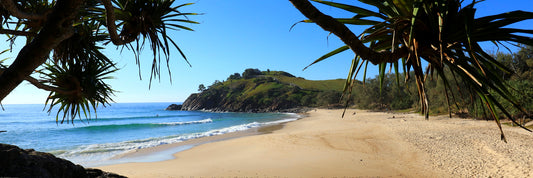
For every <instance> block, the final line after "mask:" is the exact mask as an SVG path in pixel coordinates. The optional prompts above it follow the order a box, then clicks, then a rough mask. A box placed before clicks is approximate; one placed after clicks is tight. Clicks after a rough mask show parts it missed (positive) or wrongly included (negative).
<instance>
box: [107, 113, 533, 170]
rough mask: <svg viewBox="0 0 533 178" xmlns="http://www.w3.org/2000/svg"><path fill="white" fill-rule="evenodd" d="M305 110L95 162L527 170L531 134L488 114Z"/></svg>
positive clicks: (170, 166) (531, 166) (138, 166)
mask: <svg viewBox="0 0 533 178" xmlns="http://www.w3.org/2000/svg"><path fill="white" fill-rule="evenodd" d="M341 113H342V109H340V110H339V109H337V110H327V109H318V110H315V111H309V112H308V114H309V116H308V117H304V118H302V119H299V120H296V121H293V122H289V123H286V124H285V125H284V126H283V127H282V128H281V129H279V130H274V131H272V132H271V133H267V134H260V135H251V136H244V137H239V138H233V139H227V140H223V141H217V142H210V143H205V144H202V145H198V146H196V147H194V148H192V149H187V150H185V151H181V152H178V153H176V154H174V158H173V159H171V160H167V161H159V162H149V163H126V164H116V165H109V166H103V167H98V168H99V169H102V170H105V171H110V172H115V173H119V174H121V175H126V176H128V177H180V176H181V177H189V176H192V177H352V176H362V177H495V176H504V177H529V176H531V175H533V155H532V154H530V152H531V150H533V142H531V141H533V135H531V133H529V132H527V131H524V130H520V129H518V128H512V127H507V126H504V132H505V134H506V136H507V138H508V142H509V143H507V144H506V143H504V142H502V141H500V137H499V131H498V130H497V126H496V125H495V123H494V121H479V120H468V119H458V118H452V119H449V118H444V117H438V116H437V117H430V120H429V121H427V120H425V119H424V118H423V116H419V115H417V114H407V113H382V112H368V111H363V110H354V109H349V110H348V111H347V114H346V115H345V117H344V118H341V117H340V115H341Z"/></svg>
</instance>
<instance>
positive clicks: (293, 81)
mask: <svg viewBox="0 0 533 178" xmlns="http://www.w3.org/2000/svg"><path fill="white" fill-rule="evenodd" d="M331 83H334V84H331ZM342 85H343V80H342V79H341V80H328V81H311V80H305V79H303V78H300V77H295V76H293V75H291V74H289V73H287V72H283V71H260V70H258V69H246V70H245V71H244V72H243V74H242V75H240V74H239V73H235V74H233V75H231V76H230V77H228V79H227V80H226V81H224V82H219V81H215V83H213V85H211V86H209V87H208V88H202V86H203V85H201V87H199V88H200V89H199V90H200V91H201V92H200V93H194V94H191V95H190V96H189V97H188V98H187V99H186V100H185V101H184V102H183V105H181V107H180V106H179V105H171V106H169V107H168V108H167V110H186V111H190V110H208V111H215V112H295V111H296V112H301V111H302V110H305V108H306V107H320V106H332V105H336V104H338V103H339V98H340V95H341V90H342Z"/></svg>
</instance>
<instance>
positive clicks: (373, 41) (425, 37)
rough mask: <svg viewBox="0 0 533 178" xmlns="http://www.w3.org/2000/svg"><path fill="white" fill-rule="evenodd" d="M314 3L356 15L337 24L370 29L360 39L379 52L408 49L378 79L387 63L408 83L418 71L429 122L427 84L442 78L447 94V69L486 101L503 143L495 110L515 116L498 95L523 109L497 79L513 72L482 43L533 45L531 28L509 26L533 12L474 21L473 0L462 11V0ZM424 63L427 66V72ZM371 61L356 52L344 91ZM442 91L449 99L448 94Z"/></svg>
mask: <svg viewBox="0 0 533 178" xmlns="http://www.w3.org/2000/svg"><path fill="white" fill-rule="evenodd" d="M313 1H315V2H318V3H322V4H325V5H328V6H331V7H335V8H339V9H343V10H346V11H349V12H352V13H354V14H355V15H354V16H353V17H352V18H337V19H336V20H337V21H339V22H341V23H344V24H349V25H370V27H369V28H367V29H366V30H364V31H363V32H362V33H361V35H360V36H359V38H360V40H361V41H362V42H363V43H365V44H367V45H368V47H369V48H370V49H372V50H374V51H378V52H379V51H391V52H394V51H395V50H407V53H405V55H403V56H401V60H398V61H393V62H390V61H387V62H382V63H379V64H378V65H379V76H380V78H382V77H383V76H384V74H385V72H386V71H387V70H386V69H387V65H390V67H389V68H394V71H395V72H396V74H397V75H399V72H398V71H399V68H400V67H401V68H403V69H404V74H405V79H406V80H407V79H409V78H410V76H409V73H410V71H414V78H415V80H416V85H417V89H418V96H419V99H420V105H421V109H422V112H423V113H424V114H425V115H426V118H427V117H428V104H429V101H428V100H427V97H426V87H425V81H426V80H427V77H428V76H431V77H432V76H434V75H435V74H436V75H437V76H439V77H441V78H442V79H443V82H444V85H445V86H446V87H445V90H450V89H452V88H451V86H450V85H449V82H448V81H447V76H446V74H445V73H444V69H445V68H449V69H450V70H451V72H452V75H453V76H458V77H460V78H461V79H462V80H463V81H464V82H465V83H467V85H468V86H470V87H471V90H472V91H474V93H475V94H474V95H477V97H479V99H480V100H481V101H483V103H484V105H486V107H487V110H488V111H490V113H491V114H492V116H493V118H494V119H495V121H496V123H497V125H498V127H499V128H500V131H501V133H502V139H504V140H505V137H504V135H503V131H502V130H501V125H500V120H499V117H498V114H497V112H496V109H499V110H501V111H502V112H503V113H504V115H506V116H508V117H509V118H511V119H512V117H511V116H510V114H509V113H508V112H507V110H506V109H505V108H504V107H503V106H502V104H501V103H500V101H497V100H496V99H495V97H494V94H496V95H499V96H501V97H502V98H504V99H505V100H507V101H508V102H510V103H512V104H513V106H514V107H515V108H519V109H521V106H519V105H518V104H517V102H516V98H513V96H512V95H511V94H510V93H509V91H508V89H507V88H508V85H507V84H506V82H505V81H504V80H503V79H502V78H501V77H500V76H498V75H497V74H498V73H501V72H506V73H509V72H512V71H511V70H509V69H507V68H506V67H505V66H504V65H502V64H500V63H499V62H498V61H496V60H495V59H494V58H493V57H492V56H491V55H489V54H487V53H486V52H485V51H484V50H483V49H482V48H481V46H480V44H479V43H480V42H485V41H492V42H494V43H496V44H497V43H498V42H514V43H521V44H528V45H532V44H533V38H532V37H531V36H527V35H532V34H533V30H527V29H517V28H509V27H507V26H508V25H510V24H514V23H516V22H520V21H523V20H528V19H533V13H532V12H524V11H512V12H507V13H502V14H497V15H492V16H486V17H479V18H476V17H475V12H476V9H475V8H474V6H475V5H476V3H477V2H475V1H474V2H473V3H471V4H469V5H466V6H464V7H463V6H462V5H461V2H462V1H459V0H435V1H422V0H359V1H360V2H362V3H364V4H367V5H370V6H374V7H376V8H377V9H378V10H377V11H374V10H369V9H365V8H361V7H359V6H357V5H351V4H350V5H348V4H341V3H335V2H331V1H321V0H313ZM304 22H312V21H311V20H305V21H304ZM345 50H348V47H347V46H343V47H340V48H339V49H336V50H334V51H332V52H330V53H328V54H326V55H324V56H322V57H321V58H319V59H317V60H316V61H315V62H314V63H316V62H319V61H322V60H324V59H326V58H328V57H330V56H333V55H335V54H338V53H340V52H342V51H345ZM422 60H424V61H426V62H427V63H428V64H427V67H426V68H425V69H424V66H423V64H422ZM368 61H372V59H361V58H359V57H358V56H357V54H356V58H355V59H354V62H353V63H352V67H351V69H350V71H349V75H348V77H347V82H346V85H345V91H349V89H348V88H349V86H350V85H351V84H352V83H353V82H354V81H355V77H356V76H357V73H358V71H359V69H360V68H361V67H363V65H364V67H365V68H364V70H365V74H366V65H367V64H368ZM365 77H366V76H365ZM398 78H399V77H398ZM463 90H468V89H463ZM444 92H446V95H447V91H444ZM447 98H448V97H447ZM521 110H522V109H521ZM522 111H523V110H522ZM512 120H513V122H515V121H514V119H512Z"/></svg>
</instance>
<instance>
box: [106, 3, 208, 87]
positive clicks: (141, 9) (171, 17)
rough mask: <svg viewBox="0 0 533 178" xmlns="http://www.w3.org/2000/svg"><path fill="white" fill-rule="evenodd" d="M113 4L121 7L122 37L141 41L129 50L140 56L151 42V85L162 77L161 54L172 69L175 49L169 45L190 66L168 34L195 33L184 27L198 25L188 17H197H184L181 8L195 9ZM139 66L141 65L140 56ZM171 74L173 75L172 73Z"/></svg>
mask: <svg viewBox="0 0 533 178" xmlns="http://www.w3.org/2000/svg"><path fill="white" fill-rule="evenodd" d="M113 2H114V4H115V5H117V6H118V8H117V9H116V10H115V12H116V13H117V16H116V17H117V20H118V21H121V23H120V25H121V26H122V29H121V32H120V34H119V37H120V38H121V39H122V40H123V41H126V42H131V41H137V45H136V46H133V45H131V44H129V46H127V47H129V48H130V49H132V50H133V51H134V52H136V53H139V52H140V50H141V49H142V46H143V44H144V43H145V40H146V39H148V43H149V44H150V49H151V51H152V52H153V54H154V58H153V59H152V75H151V77H150V82H151V81H152V77H154V76H155V77H158V76H159V74H160V62H161V55H159V54H161V53H163V55H164V56H165V60H166V63H167V67H168V62H169V60H170V58H169V55H170V47H171V45H169V44H172V46H174V47H175V48H176V49H177V50H178V51H179V52H180V54H181V56H182V57H183V58H184V59H185V61H186V62H187V63H189V62H188V60H187V58H186V57H185V54H183V52H182V50H181V49H180V48H179V47H178V45H177V43H176V42H175V41H174V40H173V39H172V38H170V36H169V35H168V34H167V33H168V31H167V30H169V29H170V30H180V29H182V30H189V31H193V30H192V29H191V28H189V27H186V26H183V25H180V23H189V24H197V23H198V22H195V21H191V20H189V19H188V16H190V15H197V14H196V13H182V12H180V11H179V10H178V8H181V7H184V6H187V5H191V4H190V3H187V4H181V5H178V6H172V4H173V3H174V0H148V1H147V0H114V1H113ZM140 43H141V44H140ZM156 54H158V55H156ZM136 62H137V64H139V63H140V58H139V56H138V55H137V56H136ZM168 71H169V74H170V70H168Z"/></svg>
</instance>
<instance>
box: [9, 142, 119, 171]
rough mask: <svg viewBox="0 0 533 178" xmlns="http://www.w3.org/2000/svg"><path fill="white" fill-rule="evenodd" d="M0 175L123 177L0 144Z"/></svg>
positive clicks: (50, 155) (49, 155)
mask: <svg viewBox="0 0 533 178" xmlns="http://www.w3.org/2000/svg"><path fill="white" fill-rule="evenodd" d="M0 158H1V159H0V177H21V178H23V177H42V178H47V177H50V178H61V177H69V178H70V177H77V178H78V177H80V178H83V177H89V178H97V177H98V178H104V177H116V178H120V177H124V176H120V175H117V174H114V173H108V172H104V171H102V170H99V169H85V168H83V167H82V166H80V165H76V164H74V163H72V162H70V161H68V160H65V159H61V158H57V157H55V156H54V155H52V154H50V153H44V152H38V151H35V150H33V149H26V150H25V149H21V148H19V147H17V146H14V145H8V144H0Z"/></svg>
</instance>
